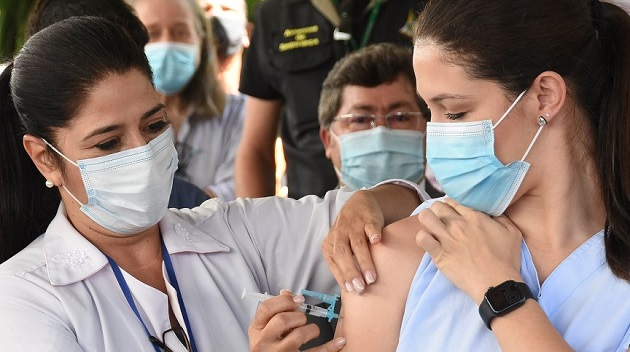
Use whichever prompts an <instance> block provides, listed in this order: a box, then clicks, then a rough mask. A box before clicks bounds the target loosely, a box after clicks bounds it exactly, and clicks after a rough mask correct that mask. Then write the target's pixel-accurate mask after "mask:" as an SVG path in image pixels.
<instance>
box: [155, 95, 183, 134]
mask: <svg viewBox="0 0 630 352" xmlns="http://www.w3.org/2000/svg"><path fill="white" fill-rule="evenodd" d="M160 98H161V99H160V100H161V101H162V103H163V104H164V105H166V114H167V115H168V119H169V121H170V122H171V124H172V125H173V130H174V132H175V135H176V136H177V133H178V132H179V128H180V127H181V125H182V124H183V123H184V120H186V117H187V116H188V107H186V106H182V105H183V104H182V100H181V97H180V95H179V94H175V95H171V96H165V95H162V96H161V97H160Z"/></svg>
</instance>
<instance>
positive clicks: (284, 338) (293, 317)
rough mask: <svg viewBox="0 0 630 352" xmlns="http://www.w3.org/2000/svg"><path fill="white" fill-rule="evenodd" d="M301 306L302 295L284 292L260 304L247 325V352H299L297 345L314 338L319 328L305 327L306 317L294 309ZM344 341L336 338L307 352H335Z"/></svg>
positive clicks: (302, 301)
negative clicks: (248, 350)
mask: <svg viewBox="0 0 630 352" xmlns="http://www.w3.org/2000/svg"><path fill="white" fill-rule="evenodd" d="M302 303H304V296H301V295H295V296H294V295H292V294H291V292H290V291H286V290H283V291H282V292H280V295H278V296H277V297H273V298H270V299H268V300H266V301H263V302H261V303H260V305H259V306H258V309H257V310H256V315H255V316H254V320H252V322H251V324H250V325H249V349H250V351H251V352H266V351H273V352H283V351H291V352H293V351H298V350H299V348H300V346H302V345H303V344H305V343H306V342H308V341H310V340H312V339H314V338H316V337H317V336H318V335H319V328H318V327H317V326H316V325H315V324H308V325H307V324H306V315H305V314H304V313H302V312H300V311H297V310H296V309H297V308H298V307H299V306H300V305H301V304H302ZM345 341H346V340H345V339H344V338H342V337H337V338H335V339H333V340H332V341H329V342H327V343H326V344H324V345H322V346H319V347H315V348H311V349H309V350H308V351H309V352H337V351H340V350H341V349H342V348H343V346H344V345H345Z"/></svg>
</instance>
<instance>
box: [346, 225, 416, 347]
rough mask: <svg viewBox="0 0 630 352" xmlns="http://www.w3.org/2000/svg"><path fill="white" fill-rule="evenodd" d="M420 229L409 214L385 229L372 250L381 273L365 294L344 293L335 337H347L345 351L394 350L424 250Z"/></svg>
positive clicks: (375, 263)
mask: <svg viewBox="0 0 630 352" xmlns="http://www.w3.org/2000/svg"><path fill="white" fill-rule="evenodd" d="M419 229H420V224H419V223H418V220H417V218H416V217H415V216H414V217H408V218H405V219H403V220H400V221H398V222H395V223H393V224H391V225H388V226H387V227H385V228H384V229H383V239H382V241H381V243H379V244H376V245H372V247H371V252H372V258H373V260H374V265H375V266H376V268H377V271H378V273H379V276H378V278H377V280H376V282H375V283H373V284H371V285H370V286H369V287H368V288H367V289H366V290H365V291H364V293H363V294H361V295H360V296H357V295H355V294H353V293H350V294H348V293H345V292H343V293H342V306H341V317H340V318H339V323H338V325H337V331H336V332H335V335H336V336H343V337H345V338H346V340H347V344H346V347H345V348H344V349H343V350H344V351H394V350H396V346H397V345H398V336H399V334H400V326H401V323H402V316H403V312H404V309H405V302H406V299H407V293H408V292H409V287H410V285H411V281H412V279H413V276H414V275H415V273H416V270H417V268H418V265H419V264H420V261H421V260H422V256H423V254H424V251H423V250H422V249H420V248H419V247H418V246H416V244H415V235H416V233H417V232H418V230H419Z"/></svg>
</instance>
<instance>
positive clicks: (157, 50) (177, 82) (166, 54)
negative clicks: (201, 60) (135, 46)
mask: <svg viewBox="0 0 630 352" xmlns="http://www.w3.org/2000/svg"><path fill="white" fill-rule="evenodd" d="M198 52H199V47H198V46H197V45H193V44H185V43H173V42H157V43H149V44H147V45H146V46H145V47H144V53H145V54H146V56H147V59H148V60H149V64H150V65H151V70H152V71H153V83H154V84H155V89H156V90H157V91H158V92H160V93H162V94H164V95H174V94H175V93H178V92H179V91H181V90H182V89H184V87H185V86H186V84H188V82H190V80H191V78H192V76H193V75H194V74H195V71H196V70H197V56H198V55H197V53H198Z"/></svg>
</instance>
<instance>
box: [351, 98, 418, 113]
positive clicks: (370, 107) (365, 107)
mask: <svg viewBox="0 0 630 352" xmlns="http://www.w3.org/2000/svg"><path fill="white" fill-rule="evenodd" d="M411 105H413V104H411V103H410V102H407V101H402V100H401V101H396V102H393V103H391V104H389V105H387V110H394V109H398V108H401V107H405V108H406V107H411ZM351 109H353V110H365V111H372V110H374V109H376V106H373V105H369V104H356V105H352V106H351Z"/></svg>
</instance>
